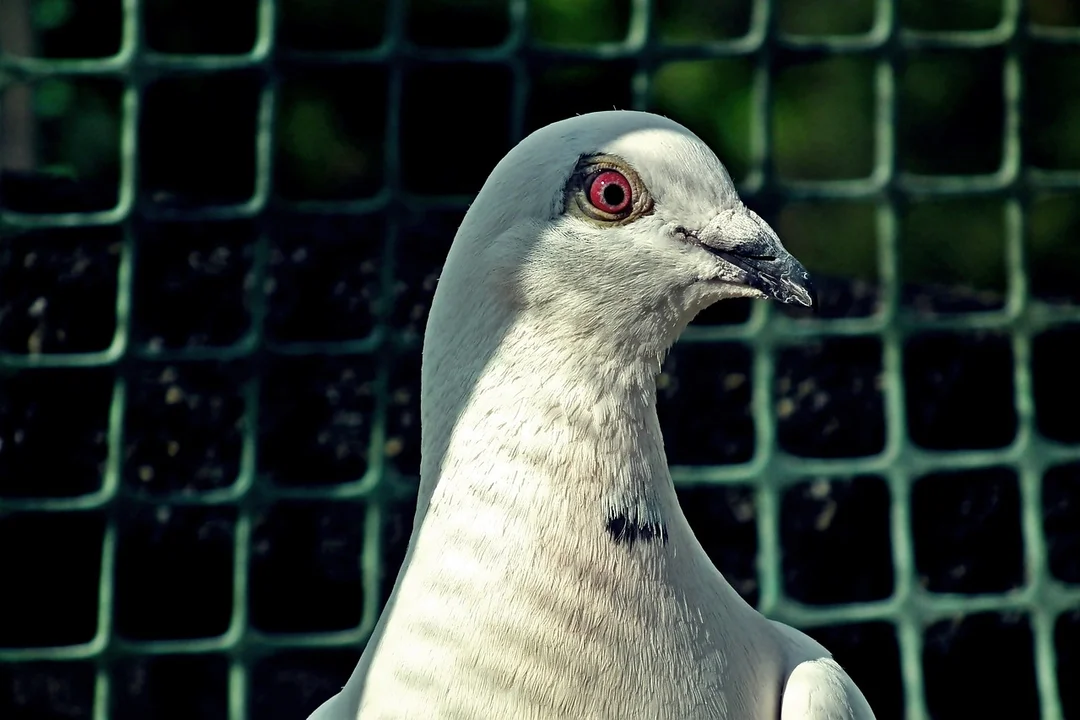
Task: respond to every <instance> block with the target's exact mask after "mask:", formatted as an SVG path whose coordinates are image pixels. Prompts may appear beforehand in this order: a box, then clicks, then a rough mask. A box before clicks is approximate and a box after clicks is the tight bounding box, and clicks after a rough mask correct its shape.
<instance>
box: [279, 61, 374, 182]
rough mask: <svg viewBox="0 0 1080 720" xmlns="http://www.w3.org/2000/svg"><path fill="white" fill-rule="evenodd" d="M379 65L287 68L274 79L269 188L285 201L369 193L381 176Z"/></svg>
mask: <svg viewBox="0 0 1080 720" xmlns="http://www.w3.org/2000/svg"><path fill="white" fill-rule="evenodd" d="M386 93H387V77H386V70H385V69H384V68H382V67H379V66H366V65H364V66H359V67H349V68H346V69H338V68H320V69H319V70H317V71H315V70H308V71H303V72H290V73H288V74H287V75H285V78H284V80H283V81H282V83H281V90H280V95H279V101H278V106H277V127H278V131H277V133H276V135H275V137H274V139H275V141H276V143H275V148H274V149H275V153H276V155H275V162H274V176H275V183H274V187H275V190H276V191H277V192H278V193H279V194H280V195H282V196H283V197H285V198H288V199H290V200H342V199H353V198H363V197H370V196H372V195H375V194H376V193H377V192H379V190H381V189H382V186H383V182H384V180H385V162H386V149H385V148H386V103H387V96H386Z"/></svg>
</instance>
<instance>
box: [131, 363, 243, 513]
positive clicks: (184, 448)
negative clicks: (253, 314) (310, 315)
mask: <svg viewBox="0 0 1080 720" xmlns="http://www.w3.org/2000/svg"><path fill="white" fill-rule="evenodd" d="M243 370H244V368H240V367H230V366H224V365H218V364H198V365H157V364H155V365H151V366H145V367H142V368H141V369H140V371H139V372H138V374H137V375H136V376H135V377H134V378H133V379H132V381H131V382H129V384H128V395H127V412H126V415H125V428H126V432H125V437H124V440H125V442H126V447H125V450H124V476H123V477H124V482H125V483H126V484H127V485H128V486H130V487H131V488H133V489H135V490H136V491H137V492H143V493H147V494H155V495H161V494H168V493H182V494H185V495H189V494H193V493H199V492H206V491H208V490H217V489H220V488H224V487H228V486H229V485H232V484H233V483H234V482H235V481H236V480H237V477H238V475H239V473H240V456H241V453H242V452H243V443H244V431H245V428H246V427H247V423H246V422H245V417H244V410H245V408H244V397H243V394H242V393H243V388H244V374H245V373H244V372H243Z"/></svg>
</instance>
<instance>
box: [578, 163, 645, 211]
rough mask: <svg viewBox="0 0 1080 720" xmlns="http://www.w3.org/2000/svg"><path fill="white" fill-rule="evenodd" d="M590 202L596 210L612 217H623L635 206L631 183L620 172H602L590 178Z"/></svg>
mask: <svg viewBox="0 0 1080 720" xmlns="http://www.w3.org/2000/svg"><path fill="white" fill-rule="evenodd" d="M587 188H588V196H589V202H590V203H591V204H592V206H593V207H594V208H596V209H597V210H600V211H601V212H605V213H609V214H611V215H622V214H623V213H625V212H627V211H628V210H629V209H630V208H631V206H632V205H633V201H634V197H633V191H632V190H631V188H630V181H629V180H627V179H626V176H625V175H623V174H622V173H621V172H619V171H618V170H601V171H600V172H598V173H596V174H595V175H593V176H592V177H591V178H589V181H588V185H587Z"/></svg>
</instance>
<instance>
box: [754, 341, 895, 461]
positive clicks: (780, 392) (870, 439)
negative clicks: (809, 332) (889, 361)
mask: <svg viewBox="0 0 1080 720" xmlns="http://www.w3.org/2000/svg"><path fill="white" fill-rule="evenodd" d="M883 383H884V378H883V377H882V369H881V341H880V340H878V339H877V338H863V337H858V338H828V339H825V340H820V341H817V342H814V343H808V344H805V345H796V346H792V347H787V348H784V349H783V350H781V351H780V354H779V357H778V358H777V364H776V377H775V379H774V384H773V398H774V408H775V411H776V418H777V428H776V430H777V441H778V442H779V444H780V447H781V448H783V449H784V450H785V451H787V452H789V453H792V454H794V455H801V456H804V457H819V458H835V457H860V456H866V455H876V454H877V453H880V452H881V451H882V450H884V449H885V406H884V401H883V398H882V394H881V388H882V384H883Z"/></svg>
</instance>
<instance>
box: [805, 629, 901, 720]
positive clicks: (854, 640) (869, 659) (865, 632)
mask: <svg viewBox="0 0 1080 720" xmlns="http://www.w3.org/2000/svg"><path fill="white" fill-rule="evenodd" d="M802 630H803V632H805V633H806V634H807V635H809V636H810V637H812V638H814V639H815V640H817V641H818V642H819V643H821V644H822V645H824V646H825V647H826V649H828V650H829V652H831V653H832V655H833V659H834V660H836V662H838V663H840V666H841V667H843V668H844V670H846V671H847V673H848V675H850V676H851V679H852V680H854V681H855V684H856V685H858V686H859V689H860V690H862V692H863V695H865V696H866V700H867V702H869V703H870V707H871V708H873V709H874V715H875V716H876V717H877V720H904V717H905V715H904V683H903V678H902V676H901V674H900V646H899V644H898V643H897V641H896V629H895V628H894V627H893V625H892V623H887V622H866V623H850V624H844V625H820V626H817V627H811V628H802Z"/></svg>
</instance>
